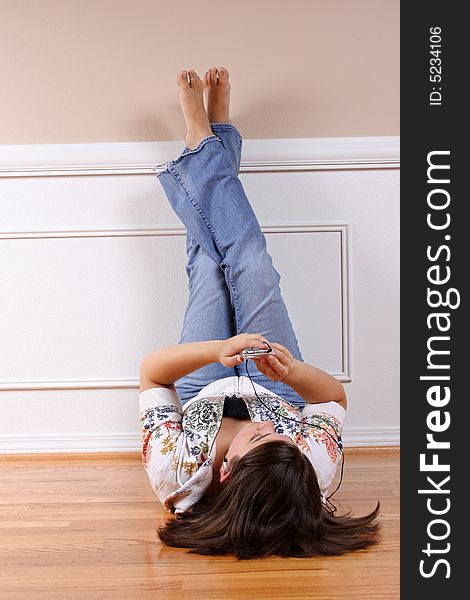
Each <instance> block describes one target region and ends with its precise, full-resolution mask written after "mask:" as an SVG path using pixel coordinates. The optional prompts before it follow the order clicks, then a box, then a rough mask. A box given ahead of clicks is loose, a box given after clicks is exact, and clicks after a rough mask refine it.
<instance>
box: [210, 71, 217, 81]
mask: <svg viewBox="0 0 470 600" xmlns="http://www.w3.org/2000/svg"><path fill="white" fill-rule="evenodd" d="M210 80H211V85H217V67H212V69H211V70H210Z"/></svg>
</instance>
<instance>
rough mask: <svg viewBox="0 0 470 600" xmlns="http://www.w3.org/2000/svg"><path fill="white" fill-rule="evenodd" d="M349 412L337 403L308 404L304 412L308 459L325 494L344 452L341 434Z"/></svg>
mask: <svg viewBox="0 0 470 600" xmlns="http://www.w3.org/2000/svg"><path fill="white" fill-rule="evenodd" d="M345 418H346V410H345V409H344V408H343V407H342V406H341V405H340V404H338V402H323V403H320V404H307V406H305V408H304V409H303V410H302V421H303V423H304V437H305V441H306V442H307V444H308V447H309V448H308V451H307V452H306V454H307V456H308V457H309V458H310V461H311V463H312V465H313V467H314V468H315V471H316V473H317V477H318V483H319V485H320V489H321V491H322V493H323V494H326V492H327V490H328V487H329V486H330V485H331V482H332V481H333V478H334V475H335V472H336V468H337V466H338V464H339V462H340V459H341V455H342V453H343V443H342V439H341V433H342V430H343V424H344V420H345Z"/></svg>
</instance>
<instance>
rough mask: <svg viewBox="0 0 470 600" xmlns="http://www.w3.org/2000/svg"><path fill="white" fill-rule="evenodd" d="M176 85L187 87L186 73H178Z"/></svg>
mask: <svg viewBox="0 0 470 600" xmlns="http://www.w3.org/2000/svg"><path fill="white" fill-rule="evenodd" d="M176 83H177V84H178V85H182V86H187V85H188V72H187V71H180V72H179V73H178V75H177V76H176Z"/></svg>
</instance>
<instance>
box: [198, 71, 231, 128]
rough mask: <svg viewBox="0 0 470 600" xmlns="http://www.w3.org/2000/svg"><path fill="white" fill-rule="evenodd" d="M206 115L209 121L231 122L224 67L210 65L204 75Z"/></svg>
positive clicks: (226, 76) (227, 84) (227, 81)
mask: <svg viewBox="0 0 470 600" xmlns="http://www.w3.org/2000/svg"><path fill="white" fill-rule="evenodd" d="M204 90H205V92H206V94H207V115H208V117H209V121H210V122H211V123H231V121H230V119H229V104H230V83H229V80H228V71H227V69H226V68H225V67H212V69H209V70H208V71H207V72H206V74H205V75H204Z"/></svg>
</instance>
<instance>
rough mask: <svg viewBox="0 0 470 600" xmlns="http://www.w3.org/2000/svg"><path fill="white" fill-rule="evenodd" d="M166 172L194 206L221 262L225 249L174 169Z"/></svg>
mask: <svg viewBox="0 0 470 600" xmlns="http://www.w3.org/2000/svg"><path fill="white" fill-rule="evenodd" d="M168 170H169V172H171V173H172V174H173V176H174V177H175V179H176V181H177V182H178V183H179V184H180V186H181V187H182V189H183V190H184V193H185V194H186V197H187V198H188V200H189V201H190V203H191V204H192V205H193V206H194V208H195V209H196V210H197V212H198V213H199V214H200V215H201V218H202V220H203V221H204V223H205V225H206V227H207V229H208V230H209V231H210V234H211V235H212V237H213V238H214V240H215V243H216V245H217V248H218V250H219V252H220V255H221V256H222V260H223V259H224V258H225V249H224V247H223V246H222V244H221V243H220V242H219V240H218V238H217V235H216V233H215V231H214V229H213V228H212V226H211V224H210V223H209V222H208V220H207V218H206V216H205V214H204V213H203V211H202V210H201V207H200V206H199V204H198V203H197V202H196V201H195V200H194V198H193V197H192V196H191V194H190V193H189V191H188V190H187V189H186V186H185V185H184V183H183V180H182V179H181V175H180V174H179V173H178V172H177V171H176V169H174V168H170V167H168Z"/></svg>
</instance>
